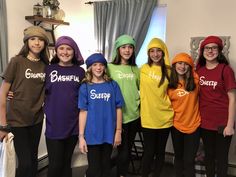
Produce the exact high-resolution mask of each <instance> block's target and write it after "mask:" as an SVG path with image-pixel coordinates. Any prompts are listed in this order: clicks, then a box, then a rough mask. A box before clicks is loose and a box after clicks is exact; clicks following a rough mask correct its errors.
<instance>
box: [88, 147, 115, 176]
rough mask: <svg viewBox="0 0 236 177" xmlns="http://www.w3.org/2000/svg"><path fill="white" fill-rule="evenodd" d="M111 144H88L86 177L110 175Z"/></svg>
mask: <svg viewBox="0 0 236 177" xmlns="http://www.w3.org/2000/svg"><path fill="white" fill-rule="evenodd" d="M111 152H112V145H111V144H107V143H104V144H99V145H88V153H87V157H88V169H87V171H86V177H110V175H111V174H110V172H111V159H110V158H111Z"/></svg>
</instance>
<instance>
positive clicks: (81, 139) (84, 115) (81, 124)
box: [79, 110, 88, 154]
mask: <svg viewBox="0 0 236 177" xmlns="http://www.w3.org/2000/svg"><path fill="white" fill-rule="evenodd" d="M86 121H87V111H86V110H80V113H79V149H80V151H81V152H82V153H83V154H86V153H87V152H88V148H87V143H86V141H85V139H84V130H85V125H86Z"/></svg>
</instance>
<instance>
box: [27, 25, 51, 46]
mask: <svg viewBox="0 0 236 177" xmlns="http://www.w3.org/2000/svg"><path fill="white" fill-rule="evenodd" d="M34 36H36V37H41V38H42V39H43V40H44V41H45V42H46V43H47V44H48V43H49V40H48V37H47V33H46V31H45V30H44V29H43V28H42V27H39V26H30V27H28V28H26V29H25V30H24V39H23V41H24V42H25V41H27V40H28V39H29V38H31V37H34Z"/></svg>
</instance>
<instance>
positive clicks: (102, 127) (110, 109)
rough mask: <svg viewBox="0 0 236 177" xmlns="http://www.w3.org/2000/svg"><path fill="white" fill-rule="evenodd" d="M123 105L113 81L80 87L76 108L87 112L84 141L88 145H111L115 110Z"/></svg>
mask: <svg viewBox="0 0 236 177" xmlns="http://www.w3.org/2000/svg"><path fill="white" fill-rule="evenodd" d="M123 104H124V100H123V96H122V94H121V91H120V88H119V86H118V84H117V83H116V82H115V81H110V82H104V83H93V84H88V83H84V84H82V85H81V87H80V91H79V103H78V107H79V108H80V109H82V110H87V121H86V126H85V139H86V142H87V144H88V145H95V144H103V143H108V144H113V141H114V133H115V127H116V109H117V108H121V107H122V106H123Z"/></svg>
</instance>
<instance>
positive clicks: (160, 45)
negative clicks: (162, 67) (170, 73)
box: [147, 38, 170, 66]
mask: <svg viewBox="0 0 236 177" xmlns="http://www.w3.org/2000/svg"><path fill="white" fill-rule="evenodd" d="M151 48H159V49H161V50H162V51H163V52H164V54H165V57H164V60H165V64H166V65H168V66H170V59H169V52H168V49H167V47H166V44H165V43H164V42H163V41H162V40H161V39H159V38H153V39H152V40H151V41H150V42H149V44H148V47H147V52H148V51H149V50H150V49H151Z"/></svg>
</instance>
